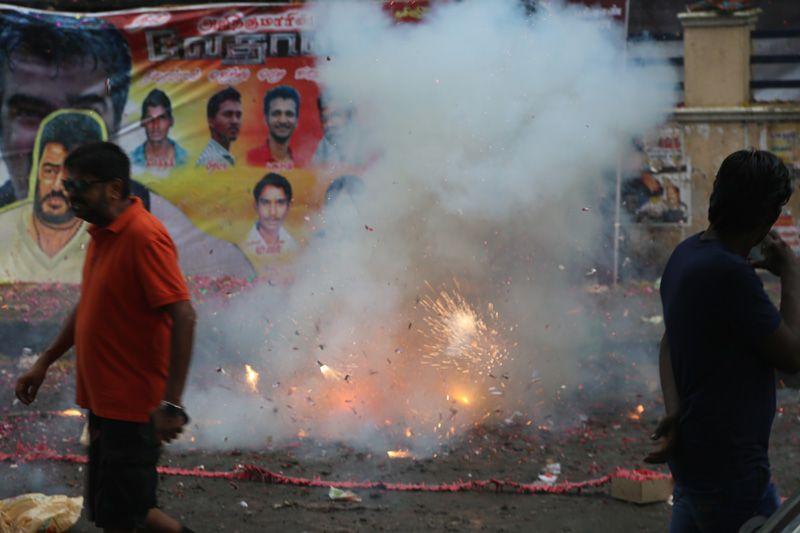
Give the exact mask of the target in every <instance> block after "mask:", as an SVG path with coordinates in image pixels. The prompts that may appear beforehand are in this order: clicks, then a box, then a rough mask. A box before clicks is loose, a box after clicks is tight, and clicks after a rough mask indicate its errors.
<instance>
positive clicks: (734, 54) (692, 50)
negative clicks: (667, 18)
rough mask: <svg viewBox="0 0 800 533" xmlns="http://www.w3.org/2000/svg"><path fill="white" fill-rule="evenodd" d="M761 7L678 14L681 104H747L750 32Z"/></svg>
mask: <svg viewBox="0 0 800 533" xmlns="http://www.w3.org/2000/svg"><path fill="white" fill-rule="evenodd" d="M760 13H761V10H760V9H750V10H747V11H738V12H734V13H731V14H721V13H717V12H712V11H700V12H693V13H680V14H679V15H678V18H679V19H680V21H681V24H682V25H683V69H684V82H683V83H684V103H685V105H686V106H687V107H729V106H743V105H747V104H749V103H750V48H751V47H750V31H751V30H752V29H753V27H754V26H755V23H756V20H757V19H758V15H759V14H760Z"/></svg>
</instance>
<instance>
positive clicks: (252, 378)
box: [244, 365, 258, 392]
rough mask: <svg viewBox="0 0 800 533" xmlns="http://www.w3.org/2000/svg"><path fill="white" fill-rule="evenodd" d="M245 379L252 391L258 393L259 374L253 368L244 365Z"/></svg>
mask: <svg viewBox="0 0 800 533" xmlns="http://www.w3.org/2000/svg"><path fill="white" fill-rule="evenodd" d="M244 377H245V380H246V381H247V384H248V385H249V386H250V390H252V391H253V392H258V372H256V371H255V370H253V367H252V366H250V365H244Z"/></svg>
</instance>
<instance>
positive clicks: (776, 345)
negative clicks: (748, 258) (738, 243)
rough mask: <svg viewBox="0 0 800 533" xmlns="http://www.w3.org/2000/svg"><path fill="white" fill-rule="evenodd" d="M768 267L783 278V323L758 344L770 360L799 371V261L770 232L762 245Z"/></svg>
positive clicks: (781, 367)
mask: <svg viewBox="0 0 800 533" xmlns="http://www.w3.org/2000/svg"><path fill="white" fill-rule="evenodd" d="M762 250H763V252H764V256H765V260H764V261H762V262H760V263H758V264H756V265H755V266H756V267H759V268H765V269H767V270H769V271H770V272H772V273H773V274H775V275H777V276H780V278H781V308H780V313H781V323H780V325H779V326H778V329H777V330H775V331H774V332H773V333H771V334H770V335H769V336H767V338H766V339H764V341H763V342H762V344H761V345H760V346H759V348H760V353H761V354H763V356H764V357H765V358H766V360H767V362H768V363H769V364H771V365H772V366H774V367H775V368H777V369H778V370H782V371H783V372H787V373H789V374H794V373H795V372H798V371H800V263H798V260H797V258H796V257H795V256H794V252H792V250H791V248H789V246H788V245H787V244H786V243H785V242H784V241H783V240H781V239H780V237H778V236H777V235H776V234H773V233H770V235H767V237H766V238H765V239H764V244H763V245H762Z"/></svg>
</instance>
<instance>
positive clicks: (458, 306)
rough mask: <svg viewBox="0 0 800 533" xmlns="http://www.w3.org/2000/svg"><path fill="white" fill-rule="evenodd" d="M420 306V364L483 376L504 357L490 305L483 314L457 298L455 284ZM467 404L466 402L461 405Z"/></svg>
mask: <svg viewBox="0 0 800 533" xmlns="http://www.w3.org/2000/svg"><path fill="white" fill-rule="evenodd" d="M420 305H421V307H422V309H423V310H425V311H426V312H427V313H428V315H427V316H426V317H425V318H424V322H425V324H426V325H427V326H428V328H427V331H422V333H423V335H425V336H426V343H425V346H424V353H423V362H424V363H425V364H428V365H430V366H433V367H436V368H441V369H450V368H452V369H455V370H457V371H459V372H461V373H463V374H469V375H475V374H477V375H479V376H487V375H489V373H491V371H492V369H494V368H496V367H498V366H499V365H500V364H502V362H503V361H504V360H505V359H506V358H507V357H508V348H507V345H506V344H505V342H504V340H503V339H502V336H501V335H500V333H499V331H500V316H499V314H498V312H497V311H496V310H495V309H494V305H492V304H491V303H490V304H488V305H487V306H486V311H485V312H484V313H481V312H479V311H478V310H477V309H476V308H475V307H473V306H472V305H470V303H469V302H467V300H466V299H465V298H464V297H463V296H462V295H461V293H460V287H459V286H458V283H456V284H455V288H454V289H453V290H451V291H447V290H441V291H439V293H438V295H436V297H430V296H425V297H423V298H422V299H421V300H420ZM464 403H469V401H467V402H464Z"/></svg>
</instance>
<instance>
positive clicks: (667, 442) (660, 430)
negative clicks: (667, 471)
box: [644, 415, 678, 464]
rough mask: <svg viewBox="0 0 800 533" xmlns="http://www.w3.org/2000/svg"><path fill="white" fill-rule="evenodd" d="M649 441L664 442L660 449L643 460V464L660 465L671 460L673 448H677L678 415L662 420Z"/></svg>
mask: <svg viewBox="0 0 800 533" xmlns="http://www.w3.org/2000/svg"><path fill="white" fill-rule="evenodd" d="M650 439H651V440H654V441H657V440H660V439H664V442H663V443H662V444H661V448H660V449H658V450H656V451H654V452H651V453H650V454H648V455H647V457H645V458H644V462H645V463H650V464H661V463H666V462H667V461H668V460H669V459H672V457H673V456H674V454H675V448H676V447H677V446H678V415H672V416H665V417H664V418H662V419H661V421H660V422H659V423H658V427H656V430H655V431H654V432H653V434H652V435H650Z"/></svg>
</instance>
